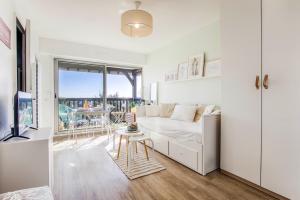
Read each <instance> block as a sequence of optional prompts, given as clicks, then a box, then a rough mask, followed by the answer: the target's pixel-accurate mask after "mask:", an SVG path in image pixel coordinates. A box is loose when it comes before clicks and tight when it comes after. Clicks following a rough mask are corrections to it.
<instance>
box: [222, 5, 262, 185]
mask: <svg viewBox="0 0 300 200" xmlns="http://www.w3.org/2000/svg"><path fill="white" fill-rule="evenodd" d="M260 20H261V19H260V0H226V1H224V3H223V5H222V23H221V26H222V27H221V30H222V37H221V41H222V43H221V46H222V74H223V75H222V120H221V122H222V126H221V127H222V134H221V167H222V169H224V170H226V171H228V172H230V173H233V174H236V175H238V176H240V177H242V178H244V179H247V180H249V181H251V182H253V183H256V184H259V183H260V155H261V148H260V147H261V140H260V138H261V134H260V130H261V124H260V122H261V109H260V107H261V91H260V90H257V89H256V88H255V87H254V83H255V77H256V76H260V74H261V68H260V66H261V59H260V49H261V42H260V36H261V31H260V27H261V26H260Z"/></svg>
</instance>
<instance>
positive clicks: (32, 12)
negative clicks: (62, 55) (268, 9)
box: [16, 0, 220, 53]
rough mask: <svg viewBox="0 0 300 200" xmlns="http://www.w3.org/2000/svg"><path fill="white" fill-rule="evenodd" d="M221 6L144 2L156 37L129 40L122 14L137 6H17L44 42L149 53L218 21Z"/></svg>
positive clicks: (201, 0) (83, 0)
mask: <svg viewBox="0 0 300 200" xmlns="http://www.w3.org/2000/svg"><path fill="white" fill-rule="evenodd" d="M219 1H220V0H142V6H141V9H143V10H146V11H148V12H150V13H151V14H152V16H153V24H154V30H153V34H152V35H151V36H149V37H146V38H129V37H127V36H125V35H123V34H122V33H121V31H120V18H121V14H122V12H124V11H126V10H128V9H132V8H134V4H133V2H134V1H133V0H16V7H17V12H18V14H20V15H22V16H25V17H27V18H29V19H31V24H32V27H33V28H34V30H36V31H37V32H38V34H39V36H40V37H46V38H53V39H59V40H66V41H72V42H77V43H83V44H93V45H99V46H104V47H111V48H118V49H125V50H130V51H134V52H140V53H149V52H151V51H153V50H155V49H157V48H160V47H162V46H164V45H166V44H168V43H170V42H172V41H174V40H176V39H178V38H180V37H182V36H184V35H186V34H188V33H190V32H193V31H195V30H197V29H199V28H201V27H202V26H205V25H207V24H210V23H212V22H214V21H217V20H219V4H220V2H219Z"/></svg>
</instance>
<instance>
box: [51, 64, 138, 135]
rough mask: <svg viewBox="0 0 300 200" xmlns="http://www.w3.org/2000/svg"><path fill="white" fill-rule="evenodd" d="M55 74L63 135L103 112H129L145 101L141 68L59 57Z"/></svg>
mask: <svg viewBox="0 0 300 200" xmlns="http://www.w3.org/2000/svg"><path fill="white" fill-rule="evenodd" d="M55 74H56V81H55V89H56V95H55V97H56V98H55V101H56V119H55V122H56V123H55V127H56V132H57V133H59V134H63V133H67V132H68V131H70V129H71V128H73V129H74V126H76V128H80V127H81V126H83V125H84V126H85V125H90V124H91V123H92V122H94V121H95V120H96V119H95V118H96V117H95V115H96V113H98V112H99V111H106V110H110V111H113V112H124V113H126V112H130V109H131V107H132V106H133V105H135V104H136V103H138V104H139V103H141V102H142V99H141V88H142V83H141V82H142V80H141V74H142V70H141V69H140V68H126V67H112V66H107V65H101V64H95V63H85V62H82V63H81V62H77V61H76V62H71V61H65V60H56V70H55ZM93 112H94V113H93ZM74 113H76V116H74ZM74 124H75V125H74Z"/></svg>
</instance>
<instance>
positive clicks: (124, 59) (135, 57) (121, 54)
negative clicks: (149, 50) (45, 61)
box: [39, 38, 146, 66]
mask: <svg viewBox="0 0 300 200" xmlns="http://www.w3.org/2000/svg"><path fill="white" fill-rule="evenodd" d="M39 50H40V52H41V53H47V54H50V55H54V56H57V57H64V58H68V57H69V58H76V59H81V60H90V61H93V60H94V61H98V62H106V63H113V64H128V65H137V66H143V65H145V64H146V55H144V54H140V53H134V52H130V51H125V50H118V49H112V48H106V47H101V46H95V45H87V44H79V43H74V42H67V41H62V40H54V39H47V38H40V40H39Z"/></svg>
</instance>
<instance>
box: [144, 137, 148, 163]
mask: <svg viewBox="0 0 300 200" xmlns="http://www.w3.org/2000/svg"><path fill="white" fill-rule="evenodd" d="M143 143H144V148H145V153H146V157H147V160H149V155H148V150H147V146H146V141H145V140H144V141H143Z"/></svg>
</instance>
